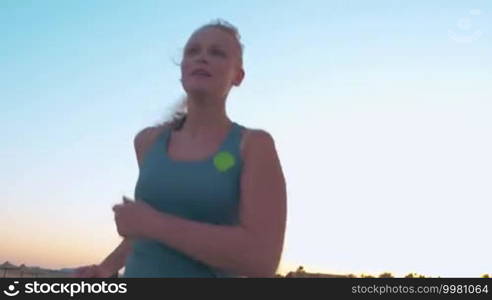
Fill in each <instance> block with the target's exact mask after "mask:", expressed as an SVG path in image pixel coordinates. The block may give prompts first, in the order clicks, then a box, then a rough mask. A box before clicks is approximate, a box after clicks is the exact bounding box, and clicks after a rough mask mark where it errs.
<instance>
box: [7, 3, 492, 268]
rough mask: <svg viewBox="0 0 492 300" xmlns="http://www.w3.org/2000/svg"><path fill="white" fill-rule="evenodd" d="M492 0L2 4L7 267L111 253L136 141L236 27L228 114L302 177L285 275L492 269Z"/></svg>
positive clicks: (55, 264)
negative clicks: (213, 44)
mask: <svg viewBox="0 0 492 300" xmlns="http://www.w3.org/2000/svg"><path fill="white" fill-rule="evenodd" d="M491 13H492V2H491V1H485V0H484V1H453V2H452V3H451V2H449V1H444V0H441V1H432V2H430V1H370V2H369V1H285V0H283V1H207V2H206V3H205V2H204V1H175V2H174V4H172V3H171V1H139V2H138V3H137V2H135V1H109V0H105V1H95V0H92V1H27V0H24V1H14V0H2V1H0V126H1V128H2V141H1V147H0V166H1V172H0V190H1V191H2V200H1V201H2V205H1V210H0V228H1V230H0V241H2V242H1V243H0V263H1V262H3V261H5V260H9V261H11V262H13V263H17V264H20V263H25V264H27V265H39V266H44V267H51V268H59V267H73V266H79V265H84V264H90V263H98V262H100V261H101V260H102V259H104V257H105V256H106V255H108V254H109V253H110V252H111V251H112V250H113V249H114V247H116V246H117V245H118V243H119V241H120V237H119V236H118V235H117V233H116V228H115V225H114V222H113V212H112V210H111V207H112V205H114V204H115V203H117V202H120V199H121V195H123V194H126V195H129V196H133V190H134V187H135V183H136V179H137V175H138V166H137V163H136V159H135V153H134V150H133V137H134V136H135V134H136V133H137V132H138V131H139V130H140V129H142V128H144V127H146V126H149V125H152V124H155V123H156V122H159V121H161V120H163V118H165V117H166V115H168V114H169V112H170V109H172V107H173V106H174V105H175V104H176V103H177V101H178V100H179V97H180V96H181V95H182V94H183V91H182V89H181V85H180V83H179V76H180V74H179V68H178V67H177V66H176V65H175V63H174V62H176V61H179V57H180V51H181V49H182V47H183V46H184V44H185V42H186V40H187V38H188V37H189V35H190V34H191V32H192V31H193V30H194V29H196V28H197V27H199V26H200V25H203V24H205V23H207V22H209V21H211V20H212V19H215V18H217V17H220V18H224V19H226V20H228V21H230V22H231V23H233V24H234V25H236V26H237V27H238V28H239V30H240V32H241V35H242V38H243V39H242V40H243V43H244V44H245V47H246V48H245V57H244V60H245V69H246V78H245V81H244V82H243V85H242V86H241V87H240V88H237V89H235V90H233V92H232V93H231V95H230V97H229V99H228V104H227V111H228V114H229V116H230V118H231V119H233V120H235V121H236V122H238V123H240V124H243V125H245V126H247V127H253V128H262V129H265V130H267V131H269V132H270V133H271V134H272V135H273V137H274V139H275V141H276V146H277V150H278V152H279V155H280V158H281V161H282V165H283V169H284V172H285V176H286V180H287V190H288V224H287V236H286V242H285V248H284V253H283V258H282V264H281V268H280V271H281V272H285V271H288V270H294V269H295V268H296V267H297V266H299V265H303V266H304V267H305V269H307V270H308V271H321V272H331V273H357V274H358V273H362V272H364V273H373V274H379V273H381V272H384V271H390V272H393V273H394V274H396V275H403V274H407V273H409V272H417V273H421V274H425V275H429V276H453V277H458V276H471V277H476V276H479V275H481V274H483V273H492V261H491V259H490V251H491V249H492V240H491V239H490V229H491V227H492V226H491V218H490V213H491V210H492V184H491V182H492V158H491V153H492V139H491V138H490V137H491V131H492V118H491V117H490V116H491V114H492V84H491V82H492V72H491V71H490V70H491V69H492V54H491V53H492V42H491V37H492V36H491V29H492V17H491Z"/></svg>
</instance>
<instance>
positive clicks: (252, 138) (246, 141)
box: [240, 126, 273, 158]
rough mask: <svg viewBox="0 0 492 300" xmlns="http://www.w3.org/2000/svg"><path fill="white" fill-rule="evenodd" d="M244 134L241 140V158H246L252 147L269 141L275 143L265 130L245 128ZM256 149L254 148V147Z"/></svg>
mask: <svg viewBox="0 0 492 300" xmlns="http://www.w3.org/2000/svg"><path fill="white" fill-rule="evenodd" d="M243 128H244V129H243V134H242V138H241V146H240V149H241V156H242V157H243V158H244V157H246V153H247V151H249V150H250V149H251V147H252V145H255V144H256V145H258V143H261V142H262V141H265V140H268V141H271V142H273V137H272V135H271V134H270V133H269V132H268V131H266V130H263V129H257V128H248V127H244V126H243ZM253 147H254V146H253Z"/></svg>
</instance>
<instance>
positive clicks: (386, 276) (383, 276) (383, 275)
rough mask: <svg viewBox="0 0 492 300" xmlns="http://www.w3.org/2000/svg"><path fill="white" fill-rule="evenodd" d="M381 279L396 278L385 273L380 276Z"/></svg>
mask: <svg viewBox="0 0 492 300" xmlns="http://www.w3.org/2000/svg"><path fill="white" fill-rule="evenodd" d="M379 278H394V276H393V275H392V274H391V273H389V272H384V273H382V274H380V275H379Z"/></svg>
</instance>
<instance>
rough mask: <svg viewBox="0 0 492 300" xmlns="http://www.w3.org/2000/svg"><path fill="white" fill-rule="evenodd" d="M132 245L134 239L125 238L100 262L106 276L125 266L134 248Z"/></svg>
mask: <svg viewBox="0 0 492 300" xmlns="http://www.w3.org/2000/svg"><path fill="white" fill-rule="evenodd" d="M132 246H133V241H132V240H131V239H129V238H124V239H123V241H121V243H120V244H119V245H118V247H116V248H115V249H114V250H113V252H111V254H109V255H108V256H107V257H106V258H105V259H104V260H103V261H102V262H101V263H100V264H99V266H100V267H101V268H102V269H103V270H104V273H105V274H104V275H105V277H109V276H111V275H113V274H115V273H116V272H118V271H119V270H120V269H121V268H123V266H124V265H125V261H126V258H127V257H128V255H129V254H130V252H131V250H132Z"/></svg>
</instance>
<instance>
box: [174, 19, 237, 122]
mask: <svg viewBox="0 0 492 300" xmlns="http://www.w3.org/2000/svg"><path fill="white" fill-rule="evenodd" d="M205 28H218V29H220V30H223V31H224V32H227V33H229V34H230V35H232V36H233V37H234V40H235V41H236V42H237V44H238V46H239V51H240V52H239V54H240V55H239V62H240V65H241V66H242V65H243V52H244V45H243V44H242V43H241V35H240V34H239V30H238V29H237V28H236V27H235V26H234V25H232V24H231V23H229V22H227V21H225V20H223V19H216V20H213V21H211V22H209V23H207V24H205V25H203V26H201V27H199V28H198V29H197V30H195V31H194V32H193V33H196V32H198V31H200V30H203V29H205ZM187 115H188V108H187V97H186V96H183V98H182V99H181V100H180V103H179V104H178V105H177V108H176V110H175V111H174V113H173V114H172V116H171V120H170V121H167V122H165V123H170V124H171V127H172V128H173V129H174V130H180V129H181V128H182V127H183V125H184V123H185V121H186V117H187Z"/></svg>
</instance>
